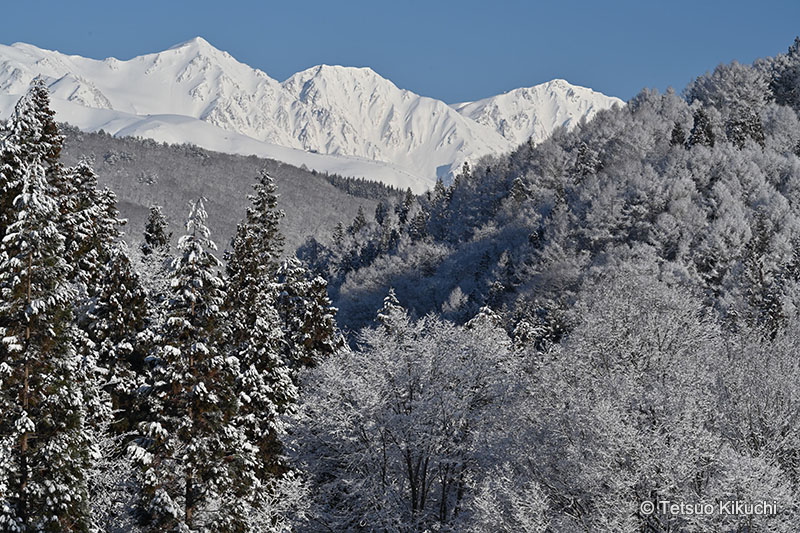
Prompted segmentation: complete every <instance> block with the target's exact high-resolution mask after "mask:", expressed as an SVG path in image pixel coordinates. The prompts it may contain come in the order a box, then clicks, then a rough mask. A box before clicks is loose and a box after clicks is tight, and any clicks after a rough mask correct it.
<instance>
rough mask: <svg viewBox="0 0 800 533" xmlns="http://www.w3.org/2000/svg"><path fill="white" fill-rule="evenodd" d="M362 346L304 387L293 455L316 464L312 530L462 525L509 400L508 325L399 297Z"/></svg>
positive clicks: (325, 365) (323, 367)
mask: <svg viewBox="0 0 800 533" xmlns="http://www.w3.org/2000/svg"><path fill="white" fill-rule="evenodd" d="M379 318H380V321H381V322H382V324H381V325H380V326H379V327H377V328H372V329H367V330H365V331H363V332H362V335H361V337H360V345H359V348H358V349H357V350H355V351H349V350H345V351H342V352H340V353H338V354H336V355H335V356H332V357H330V358H328V359H327V360H325V361H324V362H322V363H321V364H320V365H319V367H318V368H316V369H315V370H314V371H312V373H311V374H310V376H309V381H308V382H307V383H306V384H305V386H306V389H305V390H306V391H307V394H306V395H305V397H304V399H302V402H301V411H300V418H299V423H298V424H297V425H296V427H295V429H294V430H293V431H292V438H293V445H294V448H293V449H294V452H295V453H296V454H297V457H298V458H299V459H301V460H302V461H304V463H305V464H307V465H308V468H309V476H310V481H311V489H312V491H313V494H315V498H314V507H313V509H312V516H311V522H310V525H311V527H312V530H314V531H319V530H326V531H327V530H332V531H352V530H356V531H357V530H370V529H371V530H380V531H398V532H399V531H425V530H435V529H437V528H442V529H445V530H446V529H449V528H454V527H455V526H456V525H457V524H458V523H459V519H460V518H461V514H460V513H464V512H465V507H466V499H467V496H468V494H469V492H470V490H471V483H472V482H473V481H474V480H475V479H482V478H483V476H484V475H485V474H486V472H487V471H488V469H489V465H491V464H493V459H492V455H493V449H492V446H491V445H488V443H489V442H492V441H493V439H495V438H496V436H497V433H496V431H498V430H499V427H498V425H496V423H497V422H499V420H500V419H499V417H496V416H495V414H496V413H497V409H499V408H500V407H501V406H502V405H503V404H504V403H505V402H506V401H508V400H509V399H510V397H509V394H510V388H511V384H512V383H513V381H514V380H513V378H512V377H513V375H514V373H515V371H514V362H513V358H512V357H511V355H510V353H509V352H508V350H507V348H506V346H507V344H508V342H507V341H508V339H507V337H506V336H505V333H504V332H502V331H498V330H496V329H495V328H494V327H493V326H491V325H490V324H489V323H487V322H479V323H476V325H475V327H474V328H472V329H469V330H466V329H462V328H458V327H456V326H454V325H452V324H449V323H447V322H443V321H441V320H438V319H436V318H434V317H426V318H424V319H422V320H419V321H413V320H411V319H409V318H408V316H407V315H406V313H405V311H404V310H403V309H402V308H400V307H399V305H398V304H397V303H396V299H394V298H392V297H391V296H390V297H389V298H387V301H386V304H385V305H384V309H383V310H382V311H381V313H380V315H379Z"/></svg>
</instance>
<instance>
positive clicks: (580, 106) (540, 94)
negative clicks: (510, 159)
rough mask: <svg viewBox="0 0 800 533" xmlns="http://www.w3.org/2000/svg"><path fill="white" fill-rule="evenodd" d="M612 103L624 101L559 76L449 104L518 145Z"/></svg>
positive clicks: (570, 123)
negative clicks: (546, 80)
mask: <svg viewBox="0 0 800 533" xmlns="http://www.w3.org/2000/svg"><path fill="white" fill-rule="evenodd" d="M615 104H618V105H624V102H623V101H622V100H620V99H619V98H613V97H610V96H606V95H604V94H602V93H599V92H596V91H593V90H592V89H588V88H586V87H580V86H578V85H572V84H571V83H569V82H568V81H566V80H563V79H560V78H559V79H554V80H551V81H548V82H545V83H541V84H539V85H534V86H533V87H523V88H519V89H514V90H512V91H508V92H506V93H503V94H500V95H497V96H492V97H490V98H484V99H483V100H478V101H476V102H464V103H460V104H454V105H453V108H454V109H456V110H457V111H458V112H459V113H461V114H462V115H464V116H466V117H469V118H470V119H472V120H474V121H475V122H478V123H479V124H483V125H485V126H487V127H489V128H492V129H493V130H495V131H496V132H497V133H499V134H500V135H502V136H503V137H505V138H506V139H508V140H509V141H511V143H512V144H514V145H518V144H521V143H523V142H525V141H527V140H528V139H533V142H534V143H539V142H541V141H543V140H544V139H546V138H547V137H548V136H549V135H550V133H552V132H553V130H554V129H555V128H557V127H560V126H565V127H568V128H569V127H572V126H575V125H576V124H577V123H578V122H579V121H580V119H581V118H584V117H585V118H586V119H591V118H592V117H593V116H594V115H595V114H597V112H598V111H601V110H603V109H608V108H610V107H612V106H613V105H615Z"/></svg>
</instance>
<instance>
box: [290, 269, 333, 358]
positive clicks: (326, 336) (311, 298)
mask: <svg viewBox="0 0 800 533" xmlns="http://www.w3.org/2000/svg"><path fill="white" fill-rule="evenodd" d="M276 283H277V291H278V296H277V301H276V306H277V310H278V313H279V314H280V317H281V320H282V324H283V328H284V329H283V334H284V341H285V347H284V354H285V355H284V357H285V359H286V361H287V362H289V364H290V365H292V366H293V367H294V368H300V367H302V366H314V365H316V364H318V363H319V362H321V361H322V360H324V359H325V358H326V357H327V356H328V355H330V354H332V353H333V352H334V351H335V350H336V349H337V348H338V347H339V345H340V344H341V340H340V337H339V333H338V330H337V327H336V319H335V317H336V308H335V307H333V305H332V304H331V301H330V298H329V297H328V283H327V281H325V279H324V278H322V277H320V276H315V275H314V274H312V273H311V271H310V270H309V269H308V268H307V267H305V266H304V265H303V264H302V263H301V262H300V261H299V260H298V259H297V258H292V259H289V260H286V261H284V262H283V263H282V264H281V266H280V268H279V269H278V273H277V277H276Z"/></svg>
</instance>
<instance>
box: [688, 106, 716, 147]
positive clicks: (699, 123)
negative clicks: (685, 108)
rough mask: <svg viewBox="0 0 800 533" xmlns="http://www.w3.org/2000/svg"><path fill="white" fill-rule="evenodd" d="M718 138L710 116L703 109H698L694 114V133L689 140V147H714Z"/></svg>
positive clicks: (692, 132)
mask: <svg viewBox="0 0 800 533" xmlns="http://www.w3.org/2000/svg"><path fill="white" fill-rule="evenodd" d="M715 139H716V136H715V135H714V129H713V127H712V125H711V120H709V118H708V115H707V114H706V112H705V111H704V110H703V109H698V110H697V111H695V113H694V124H693V125H692V131H691V132H690V133H689V139H688V140H687V141H686V144H687V146H689V147H692V146H698V145H699V146H708V147H709V148H712V147H713V146H714V142H715Z"/></svg>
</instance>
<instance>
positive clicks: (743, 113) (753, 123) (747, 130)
mask: <svg viewBox="0 0 800 533" xmlns="http://www.w3.org/2000/svg"><path fill="white" fill-rule="evenodd" d="M725 132H726V135H727V136H728V140H729V141H731V142H732V143H733V144H734V146H736V147H737V148H739V149H742V148H744V145H745V143H746V142H747V140H748V139H752V140H753V141H755V143H756V144H758V145H759V146H761V147H762V148H763V147H764V144H765V142H766V136H765V135H764V126H763V124H762V123H761V118H760V117H759V116H758V114H757V113H756V112H755V111H753V110H752V109H741V110H739V111H738V112H737V114H736V115H735V116H734V117H733V118H731V119H730V120H729V121H728V123H727V124H726V125H725Z"/></svg>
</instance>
